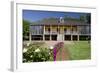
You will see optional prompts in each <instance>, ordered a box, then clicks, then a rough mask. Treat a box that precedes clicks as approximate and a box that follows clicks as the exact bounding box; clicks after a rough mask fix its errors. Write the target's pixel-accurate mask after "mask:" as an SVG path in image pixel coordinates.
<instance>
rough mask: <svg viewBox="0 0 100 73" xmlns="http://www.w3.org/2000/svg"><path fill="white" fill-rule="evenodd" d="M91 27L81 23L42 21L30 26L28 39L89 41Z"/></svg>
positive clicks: (56, 20)
mask: <svg viewBox="0 0 100 73" xmlns="http://www.w3.org/2000/svg"><path fill="white" fill-rule="evenodd" d="M90 37H91V26H90V24H87V23H86V22H83V21H78V20H77V21H76V20H64V19H63V18H62V17H60V18H59V19H44V20H42V21H38V22H36V23H34V24H31V25H30V36H29V39H30V41H31V40H34V41H37V40H38V41H40V40H43V41H44V40H45V41H67V40H68V41H73V40H76V41H78V40H90Z"/></svg>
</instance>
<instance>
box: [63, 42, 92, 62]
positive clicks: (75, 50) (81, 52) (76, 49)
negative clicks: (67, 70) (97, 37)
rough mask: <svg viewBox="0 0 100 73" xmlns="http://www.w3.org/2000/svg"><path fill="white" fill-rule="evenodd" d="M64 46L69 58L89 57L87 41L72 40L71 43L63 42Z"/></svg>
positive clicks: (89, 49) (89, 51) (89, 50)
mask: <svg viewBox="0 0 100 73" xmlns="http://www.w3.org/2000/svg"><path fill="white" fill-rule="evenodd" d="M65 48H66V49H68V51H69V54H70V60H85V59H91V47H90V43H89V42H88V41H74V42H72V43H71V44H66V43H65Z"/></svg>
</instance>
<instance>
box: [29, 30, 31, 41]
mask: <svg viewBox="0 0 100 73" xmlns="http://www.w3.org/2000/svg"><path fill="white" fill-rule="evenodd" d="M31 36H32V35H31V31H30V32H29V42H31V40H32V37H31Z"/></svg>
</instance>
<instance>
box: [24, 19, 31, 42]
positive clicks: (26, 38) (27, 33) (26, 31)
mask: <svg viewBox="0 0 100 73" xmlns="http://www.w3.org/2000/svg"><path fill="white" fill-rule="evenodd" d="M29 25H30V22H29V21H27V20H23V40H28V39H29Z"/></svg>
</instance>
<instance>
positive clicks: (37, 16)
mask: <svg viewBox="0 0 100 73" xmlns="http://www.w3.org/2000/svg"><path fill="white" fill-rule="evenodd" d="M85 14H87V13H76V12H56V11H36V10H23V19H25V20H28V21H30V22H35V21H38V20H41V19H43V18H50V17H54V18H60V17H64V16H69V17H74V18H79V17H80V16H81V15H85Z"/></svg>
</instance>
